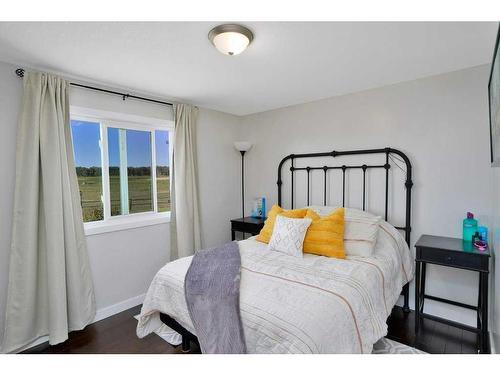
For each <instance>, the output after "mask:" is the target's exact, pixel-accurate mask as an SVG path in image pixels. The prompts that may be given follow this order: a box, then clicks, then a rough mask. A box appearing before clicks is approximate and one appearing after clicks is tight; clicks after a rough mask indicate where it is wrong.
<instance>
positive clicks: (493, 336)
mask: <svg viewBox="0 0 500 375" xmlns="http://www.w3.org/2000/svg"><path fill="white" fill-rule="evenodd" d="M499 343H500V335H499V334H497V333H494V332H492V331H490V349H491V354H499V350H500V347H498V346H499V345H497V344H499Z"/></svg>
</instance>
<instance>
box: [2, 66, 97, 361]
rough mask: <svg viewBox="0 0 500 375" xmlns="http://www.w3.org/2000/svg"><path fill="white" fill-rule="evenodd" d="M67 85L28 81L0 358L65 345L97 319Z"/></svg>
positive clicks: (42, 78)
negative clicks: (45, 342) (30, 347)
mask: <svg viewBox="0 0 500 375" xmlns="http://www.w3.org/2000/svg"><path fill="white" fill-rule="evenodd" d="M68 90H69V85H68V82H66V81H64V80H62V79H60V78H58V77H54V76H51V75H48V74H42V73H29V72H27V73H26V74H25V77H24V96H23V104H22V109H21V114H20V119H19V126H18V134H17V151H16V185H15V197H14V213H13V229H12V245H11V255H10V268H9V286H8V296H7V305H6V318H5V332H4V339H3V343H2V347H1V349H2V351H3V352H11V351H15V350H18V349H19V348H21V347H23V346H25V345H27V344H30V343H31V342H33V341H34V340H36V339H37V338H39V337H41V336H46V335H48V336H49V342H50V344H52V345H54V344H57V343H60V342H62V341H65V340H66V339H67V338H68V332H69V331H72V330H79V329H82V328H84V327H85V326H86V325H87V324H88V323H90V322H91V321H92V320H93V318H94V315H95V302H94V290H93V285H92V278H91V272H90V267H89V260H88V254H87V249H86V243H85V236H84V232H83V223H82V213H81V207H80V198H79V192H78V191H79V190H78V183H77V177H76V171H75V163H74V160H73V148H72V142H71V130H70V123H69V99H68Z"/></svg>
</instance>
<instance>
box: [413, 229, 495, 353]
mask: <svg viewBox="0 0 500 375" xmlns="http://www.w3.org/2000/svg"><path fill="white" fill-rule="evenodd" d="M415 247H416V249H417V251H416V258H415V260H416V262H417V268H416V272H415V331H416V332H417V331H418V329H419V326H420V319H421V318H427V319H431V320H435V321H437V322H440V323H443V324H448V325H451V326H454V327H458V328H461V329H464V330H467V331H471V332H475V333H477V335H478V339H479V350H480V352H481V353H484V352H486V351H487V350H488V345H487V340H488V273H489V258H490V252H489V250H484V251H480V250H477V249H476V248H475V247H474V246H473V245H472V243H470V242H463V241H462V240H461V239H458V238H449V237H439V236H429V235H423V236H422V237H420V239H419V240H418V241H417V243H416V244H415ZM427 263H430V264H437V265H440V266H444V267H453V268H461V269H465V270H470V271H476V272H478V273H479V291H478V303H477V306H472V305H468V304H465V303H462V302H457V301H452V300H449V299H446V298H442V297H436V296H431V295H428V294H425V282H426V280H425V276H426V268H427ZM426 299H429V300H434V301H438V302H443V303H448V304H450V305H454V306H459V307H463V308H466V309H471V310H475V311H476V312H477V325H476V327H472V326H468V325H465V324H462V323H458V322H455V321H452V320H448V319H444V318H440V317H437V316H433V315H430V314H426V313H424V301H425V300H426Z"/></svg>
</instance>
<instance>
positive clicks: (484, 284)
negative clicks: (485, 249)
mask: <svg viewBox="0 0 500 375" xmlns="http://www.w3.org/2000/svg"><path fill="white" fill-rule="evenodd" d="M480 277H481V289H480V293H481V353H486V351H487V341H488V273H486V272H481V276H480Z"/></svg>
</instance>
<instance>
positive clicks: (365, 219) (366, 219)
mask: <svg viewBox="0 0 500 375" xmlns="http://www.w3.org/2000/svg"><path fill="white" fill-rule="evenodd" d="M381 219H382V218H381V217H380V216H375V215H373V214H371V213H369V212H366V211H361V210H357V209H355V208H346V209H345V213H344V222H345V225H344V249H345V253H346V255H356V256H361V257H371V256H372V255H373V251H374V249H375V244H376V243H377V237H378V231H379V223H380V220H381Z"/></svg>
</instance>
